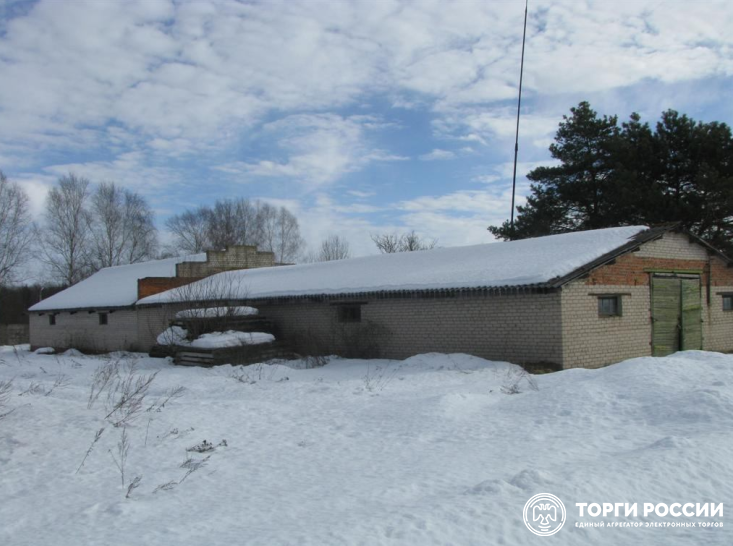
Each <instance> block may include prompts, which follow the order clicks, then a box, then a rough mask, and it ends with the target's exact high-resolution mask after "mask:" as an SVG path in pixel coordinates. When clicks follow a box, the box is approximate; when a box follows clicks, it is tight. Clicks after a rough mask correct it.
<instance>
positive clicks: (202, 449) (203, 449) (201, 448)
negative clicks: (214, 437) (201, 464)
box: [186, 440, 228, 453]
mask: <svg viewBox="0 0 733 546" xmlns="http://www.w3.org/2000/svg"><path fill="white" fill-rule="evenodd" d="M227 445H228V444H227V441H226V440H222V441H221V442H219V443H218V444H217V445H214V444H212V443H211V442H209V441H208V440H204V441H203V442H201V443H198V444H196V445H195V446H191V447H189V448H187V449H186V451H189V452H194V453H208V452H209V451H214V450H215V449H216V448H217V447H226V446H227Z"/></svg>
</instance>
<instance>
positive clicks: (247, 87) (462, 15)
mask: <svg viewBox="0 0 733 546" xmlns="http://www.w3.org/2000/svg"><path fill="white" fill-rule="evenodd" d="M515 7H516V6H510V5H509V4H491V3H486V2H479V1H475V2H471V1H465V2H459V3H455V4H452V5H451V6H450V8H449V9H448V8H446V5H445V4H444V3H443V2H439V1H437V0H433V1H431V0H426V1H425V2H420V3H419V4H413V3H403V2H399V1H397V0H390V1H384V2H376V3H375V2H366V1H357V2H348V3H346V2H344V3H334V2H328V1H326V0H324V1H318V0H313V1H309V2H285V1H273V2H266V3H254V4H248V3H239V2H234V1H226V0H224V1H221V2H204V1H201V2H196V3H193V2H183V3H174V2H170V1H164V0H160V1H153V0H150V1H148V0H139V1H135V2H132V1H131V2H97V1H94V0H88V1H78V2H72V3H68V2H64V3H61V2H56V1H54V0H40V1H39V2H38V3H36V4H34V5H33V6H32V7H31V8H30V9H29V10H24V14H23V15H20V16H17V17H16V18H14V19H11V20H6V21H4V28H5V33H4V34H3V35H2V37H0V72H1V73H2V74H3V85H2V86H0V142H4V143H5V145H8V144H9V143H10V142H16V143H18V142H20V143H27V144H29V145H30V144H31V143H32V144H34V145H35V144H38V143H46V144H48V143H50V144H52V145H53V146H54V147H64V148H68V147H70V146H81V147H89V146H94V145H99V144H100V139H101V144H105V143H106V139H107V137H108V135H107V134H106V129H107V126H108V124H109V123H113V124H115V125H119V126H122V127H124V128H126V129H128V130H131V131H134V132H135V134H136V138H138V139H139V140H140V141H141V142H148V141H150V142H152V143H153V147H154V149H155V150H157V151H158V152H159V153H168V152H170V151H171V148H173V150H174V151H177V152H179V153H180V150H181V144H184V143H185V145H183V146H182V148H183V149H185V150H193V149H195V146H194V145H193V144H192V143H193V142H196V141H204V142H208V143H211V142H218V141H231V139H234V138H236V136H237V135H238V134H239V133H240V132H241V131H242V130H246V129H247V128H249V127H252V126H254V125H255V124H257V123H258V122H260V121H261V120H262V119H264V116H266V115H268V114H269V113H272V112H280V113H293V112H296V111H300V112H302V111H306V110H311V111H316V110H324V109H333V108H335V107H339V106H344V105H348V104H356V103H357V101H360V100H363V99H364V98H366V97H368V96H370V95H372V94H375V93H387V94H391V95H392V96H393V97H394V102H395V104H398V103H403V104H416V105H424V106H420V107H423V108H430V107H431V105H432V106H434V107H435V109H436V112H439V113H440V115H441V116H442V115H447V116H449V117H450V116H460V117H462V119H463V121H464V123H463V125H465V128H466V131H465V135H464V136H467V137H468V136H470V135H476V133H475V132H471V130H470V129H471V128H472V127H473V125H474V124H472V123H468V120H469V118H473V117H474V114H475V111H473V110H472V109H471V108H470V107H472V106H475V105H477V104H483V105H486V104H491V103H495V102H497V101H503V100H505V99H513V98H514V96H515V94H516V93H515V89H516V79H517V65H518V59H519V40H518V37H519V29H520V28H521V19H522V10H521V9H520V8H518V7H516V9H514V8H515ZM26 12H27V13H26ZM731 26H733V10H731V8H730V5H729V4H727V3H725V2H723V1H712V0H711V1H709V2H705V3H688V4H683V3H675V4H674V5H673V6H670V5H666V4H659V3H658V2H654V1H652V0H647V1H642V0H640V1H639V2H634V3H630V2H624V3H621V4H618V3H609V2H601V1H589V2H586V3H581V4H578V3H577V2H575V1H573V0H565V1H554V2H552V3H550V2H540V3H539V4H536V5H535V6H533V9H531V10H530V20H529V36H528V42H527V54H526V67H525V78H526V79H525V85H526V90H527V91H528V92H529V93H535V94H548V93H549V94H556V93H573V92H578V91H582V92H584V93H588V92H594V91H602V90H608V89H613V88H619V87H624V86H629V85H633V84H635V83H639V82H641V81H644V80H657V81H660V82H679V81H685V80H692V79H699V78H704V77H710V76H716V75H718V76H730V75H732V74H733V57H732V56H731V55H730V51H731V47H732V46H733V35H731V33H730V32H728V30H729V29H730V28H731ZM409 94H416V95H418V97H416V98H408V97H407V95H409ZM398 97H403V98H401V99H400V98H398ZM506 117H507V116H504V115H499V116H497V115H492V114H489V115H488V116H487V117H486V118H485V119H479V120H477V122H476V124H477V125H478V129H479V130H482V131H485V130H486V129H489V130H491V131H495V132H496V133H497V134H503V133H506V132H507V129H506V128H505V125H507V124H508V125H511V123H508V122H509V121H510V120H507V119H505V118H506ZM510 117H511V116H509V118H510ZM538 122H539V123H540V124H541V125H542V126H543V127H544V125H545V120H543V119H539V120H538ZM528 123H531V120H529V119H528ZM528 130H529V131H530V132H534V130H533V129H532V128H531V127H528ZM481 138H483V137H481ZM163 140H171V141H173V143H174V144H171V145H170V146H168V145H166V144H164V143H163ZM33 150H35V148H32V149H31V150H29V153H32V152H33Z"/></svg>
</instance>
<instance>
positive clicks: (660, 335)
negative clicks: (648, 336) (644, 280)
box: [652, 275, 702, 356]
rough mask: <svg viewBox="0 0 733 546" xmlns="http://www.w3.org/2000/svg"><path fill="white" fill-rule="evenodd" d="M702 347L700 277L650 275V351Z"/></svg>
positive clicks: (661, 353) (663, 352) (664, 352)
mask: <svg viewBox="0 0 733 546" xmlns="http://www.w3.org/2000/svg"><path fill="white" fill-rule="evenodd" d="M692 349H702V300H701V294H700V277H689V276H686V277H677V276H674V275H654V276H653V277H652V354H653V355H654V356H666V355H669V354H672V353H674V352H676V351H680V350H683V351H688V350H692Z"/></svg>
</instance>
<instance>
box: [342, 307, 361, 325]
mask: <svg viewBox="0 0 733 546" xmlns="http://www.w3.org/2000/svg"><path fill="white" fill-rule="evenodd" d="M337 309H338V319H339V322H361V305H339V306H338V307H337Z"/></svg>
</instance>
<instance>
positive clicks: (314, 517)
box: [0, 347, 733, 546]
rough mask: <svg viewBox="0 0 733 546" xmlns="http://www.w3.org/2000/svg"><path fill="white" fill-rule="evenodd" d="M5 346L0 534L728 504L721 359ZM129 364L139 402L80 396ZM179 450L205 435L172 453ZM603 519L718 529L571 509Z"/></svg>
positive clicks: (321, 540)
mask: <svg viewBox="0 0 733 546" xmlns="http://www.w3.org/2000/svg"><path fill="white" fill-rule="evenodd" d="M0 360H2V361H3V362H2V363H0V382H2V381H10V380H12V387H11V389H12V390H11V391H10V392H9V393H8V395H7V396H6V397H5V398H6V399H7V400H6V405H5V407H4V409H0V414H3V413H5V412H7V411H9V410H14V411H12V413H10V414H8V415H6V416H5V417H4V418H2V419H0V544H3V545H13V546H15V545H25V544H27V545H40V544H53V545H54V546H66V545H74V546H76V545H80V544H104V545H123V544H124V545H128V544H145V545H148V544H155V545H158V544H159V545H165V546H168V545H170V544H175V545H196V546H200V545H201V544H212V545H213V544H243V545H244V544H246V545H250V544H252V545H263V546H265V545H266V546H276V545H296V544H297V545H314V546H326V545H351V544H354V545H357V544H358V545H397V544H410V545H412V544H415V545H421V546H422V545H431V544H441V545H443V544H445V545H469V544H476V545H479V544H480V545H487V544H507V545H514V544H563V545H587V544H609V545H610V544H659V545H669V544H679V545H683V544H684V545H689V544H706V545H709V544H721V545H723V544H731V543H733V533H731V529H730V525H728V522H727V521H726V518H725V517H723V518H721V517H717V518H704V517H700V518H672V517H669V516H668V517H664V518H663V517H659V516H656V515H650V516H647V517H643V515H642V514H641V513H640V514H639V517H637V518H624V517H619V518H616V517H613V516H609V517H600V518H589V517H587V516H586V517H583V518H581V517H580V516H579V515H578V509H577V508H576V506H575V503H582V502H586V503H603V502H610V503H615V502H624V503H639V505H640V507H641V506H643V503H649V502H651V503H655V504H656V503H667V504H668V505H671V504H672V503H677V502H679V503H687V502H692V503H698V502H699V503H703V502H711V503H716V504H719V503H724V504H725V505H726V506H725V509H726V510H728V511H729V510H730V509H731V506H733V505H731V502H733V356H730V355H721V354H716V353H705V352H687V353H679V354H677V355H674V356H671V357H668V358H657V359H652V358H639V359H634V360H629V361H626V362H623V363H621V364H617V365H614V366H610V367H608V368H604V369H601V370H569V371H563V372H559V373H553V374H548V375H541V376H533V377H532V378H530V377H529V376H527V375H526V374H523V373H522V372H521V370H520V369H519V368H518V367H516V366H513V365H511V364H506V363H498V362H488V361H485V360H481V359H479V358H474V357H469V356H465V355H422V356H417V357H413V358H410V359H408V360H405V361H387V360H371V361H362V360H340V359H333V360H331V361H330V362H329V363H328V364H327V365H326V366H325V367H320V368H314V369H303V366H304V365H305V363H304V362H298V361H296V362H293V363H289V364H288V366H285V365H254V366H250V367H246V368H243V367H231V366H222V367H218V368H214V369H199V368H177V367H174V366H172V365H171V364H170V363H169V362H168V361H167V360H164V359H152V358H147V357H144V356H143V355H121V354H117V355H112V356H111V357H85V356H74V354H73V353H71V354H70V355H67V356H54V355H36V354H32V353H29V352H27V351H22V350H21V351H15V350H13V349H12V348H8V347H6V348H3V349H0ZM132 362H137V366H136V369H135V370H134V371H133V375H134V376H135V377H139V376H146V377H148V378H149V376H150V375H151V374H154V373H157V375H156V376H155V378H154V379H153V380H152V383H151V384H150V387H149V392H148V394H147V397H146V399H145V400H144V401H143V403H142V404H141V406H140V408H139V409H140V410H141V411H140V412H138V413H137V414H136V413H135V412H134V411H133V412H132V415H127V413H128V412H129V410H130V409H134V408H129V407H122V408H120V409H119V410H117V411H113V410H114V406H115V401H117V400H118V399H119V398H118V397H117V395H114V394H113V395H112V396H108V392H109V390H110V389H109V387H108V388H106V389H105V390H104V391H103V392H102V393H101V395H100V396H99V397H98V398H97V400H96V402H93V403H91V404H90V403H89V398H90V388H91V386H92V384H93V382H94V374H95V372H96V373H97V376H96V377H97V379H100V378H101V377H102V375H103V374H102V375H100V374H101V372H103V371H105V370H107V371H110V370H112V369H113V368H115V367H116V369H117V374H119V376H120V378H122V379H124V378H125V377H127V374H128V372H129V369H130V365H131V363H132ZM296 368H300V369H296ZM133 379H134V377H133ZM110 383H114V381H113V380H112V381H110ZM98 384H99V383H98ZM54 385H56V386H55V388H54ZM131 385H132V388H133V390H134V388H135V386H136V385H138V384H137V383H135V381H133V382H132V383H131ZM177 386H183V387H185V391H183V393H182V394H181V395H180V396H174V397H173V398H172V399H171V400H169V401H168V402H166V403H163V402H164V399H165V397H167V396H169V395H171V394H173V393H174V389H175V388H176V387H177ZM535 388H536V390H535ZM112 390H114V389H112ZM517 391H518V392H517ZM0 392H2V384H1V383H0ZM511 393H514V394H511ZM1 398H2V396H1V395H0V399H1ZM151 405H153V408H152V410H151V411H146V409H147V408H149V407H150V406H151ZM161 405H162V407H161ZM88 406H90V407H88ZM110 412H111V415H110V417H108V418H105V417H106V416H107V415H108V414H110ZM121 420H122V421H125V420H127V426H126V427H125V426H118V427H115V426H113V424H112V423H113V422H119V421H121ZM102 429H103V430H104V431H103V432H102V433H101V436H99V438H98V441H97V442H96V443H94V440H95V435H96V434H97V433H98V432H99V431H100V430H102ZM123 431H124V432H125V435H126V437H127V441H128V442H129V449H128V456H127V461H126V462H125V464H124V470H125V486H123V485H122V483H121V482H122V479H121V475H120V471H119V469H118V464H119V463H120V450H119V447H118V444H119V443H120V442H121V439H122V433H123ZM204 440H205V441H206V444H204ZM209 444H210V445H209ZM90 446H91V447H92V450H91V452H90V453H89V454H88V456H87V457H86V460H84V458H85V454H87V452H88V450H89V448H90ZM196 446H198V448H199V450H200V451H204V452H202V453H199V452H197V451H187V449H191V448H194V447H196ZM206 450H209V451H206ZM115 460H116V462H115ZM82 461H84V462H83V465H82ZM204 461H205V462H204ZM77 470H78V471H77ZM138 476H141V479H140V481H139V484H138V487H137V488H136V489H134V490H132V492H131V493H130V497H129V498H126V497H125V495H126V493H127V490H128V484H130V483H131V482H133V480H134V479H135V478H136V477H138ZM156 489H157V491H156ZM536 493H552V494H554V495H556V496H557V497H559V498H560V499H561V500H562V501H563V502H564V503H565V506H566V508H567V522H566V523H565V526H564V527H563V528H562V529H561V530H560V531H559V532H558V533H557V534H555V535H553V536H551V537H538V536H535V535H534V534H532V533H530V531H529V530H528V529H527V528H526V527H525V525H524V524H523V521H522V510H523V507H524V504H525V503H526V502H527V500H528V499H529V498H530V497H532V496H533V495H535V494H536ZM640 512H641V510H640ZM601 520H603V521H605V522H606V523H608V522H635V523H641V524H645V523H648V522H662V523H664V522H679V521H686V522H710V521H723V523H724V525H725V526H724V527H723V528H700V527H693V528H668V527H641V528H617V527H604V528H579V527H576V523H583V522H593V521H595V522H598V521H601ZM728 520H729V518H728Z"/></svg>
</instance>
